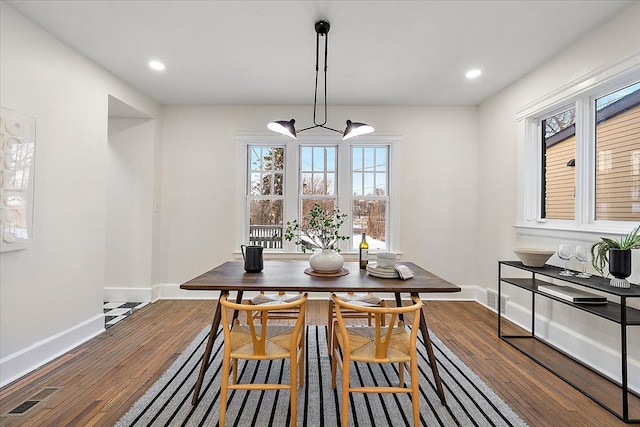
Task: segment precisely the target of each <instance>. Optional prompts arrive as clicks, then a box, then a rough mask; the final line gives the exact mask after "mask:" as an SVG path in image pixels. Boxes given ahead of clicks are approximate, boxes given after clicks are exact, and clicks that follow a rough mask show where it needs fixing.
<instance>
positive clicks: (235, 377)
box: [231, 359, 238, 384]
mask: <svg viewBox="0 0 640 427" xmlns="http://www.w3.org/2000/svg"><path fill="white" fill-rule="evenodd" d="M231 362H232V364H233V383H234V384H238V359H233V360H232V361H231Z"/></svg>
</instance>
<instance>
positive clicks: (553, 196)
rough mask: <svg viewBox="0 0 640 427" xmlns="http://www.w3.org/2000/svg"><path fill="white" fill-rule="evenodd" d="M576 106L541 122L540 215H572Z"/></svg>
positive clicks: (573, 205)
mask: <svg viewBox="0 0 640 427" xmlns="http://www.w3.org/2000/svg"><path fill="white" fill-rule="evenodd" d="M575 117H576V109H575V107H571V108H567V109H564V110H563V111H561V112H559V113H556V114H554V115H552V116H550V117H547V118H546V119H544V120H543V121H542V197H541V213H540V217H541V218H546V219H569V220H572V219H574V218H575V183H576V177H575V165H576V160H575V159H576V125H575Z"/></svg>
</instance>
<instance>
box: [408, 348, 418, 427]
mask: <svg viewBox="0 0 640 427" xmlns="http://www.w3.org/2000/svg"><path fill="white" fill-rule="evenodd" d="M409 370H410V372H411V404H412V406H413V425H414V427H418V426H419V425H420V390H419V384H418V361H417V359H415V358H412V359H411V364H410V369H409Z"/></svg>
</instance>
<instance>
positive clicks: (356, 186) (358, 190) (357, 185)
mask: <svg viewBox="0 0 640 427" xmlns="http://www.w3.org/2000/svg"><path fill="white" fill-rule="evenodd" d="M352 176H353V181H352V184H351V185H352V187H353V195H354V196H362V195H363V194H362V174H361V173H353V174H352Z"/></svg>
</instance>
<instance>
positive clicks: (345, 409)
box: [340, 360, 350, 427]
mask: <svg viewBox="0 0 640 427" xmlns="http://www.w3.org/2000/svg"><path fill="white" fill-rule="evenodd" d="M349 364H350V362H349V361H348V360H343V362H342V413H341V414H340V415H341V419H342V427H347V426H348V425H349V375H350V372H349Z"/></svg>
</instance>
